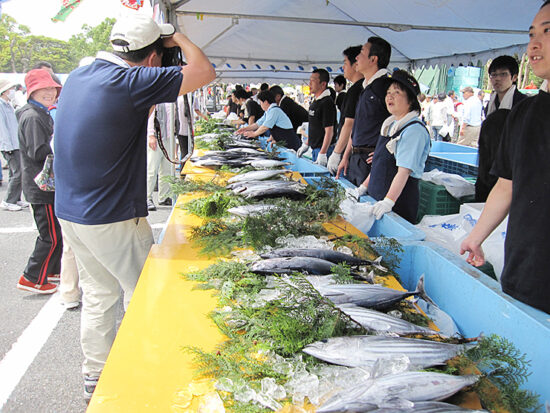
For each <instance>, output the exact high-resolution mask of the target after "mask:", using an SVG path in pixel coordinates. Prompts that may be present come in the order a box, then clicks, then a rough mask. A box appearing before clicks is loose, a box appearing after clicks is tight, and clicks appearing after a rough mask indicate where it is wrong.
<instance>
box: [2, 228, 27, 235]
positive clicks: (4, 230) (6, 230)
mask: <svg viewBox="0 0 550 413" xmlns="http://www.w3.org/2000/svg"><path fill="white" fill-rule="evenodd" d="M34 231H36V227H12V228H0V234H14V233H17V232H34Z"/></svg>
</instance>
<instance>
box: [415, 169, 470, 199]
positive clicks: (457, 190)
mask: <svg viewBox="0 0 550 413" xmlns="http://www.w3.org/2000/svg"><path fill="white" fill-rule="evenodd" d="M422 180H423V181H428V182H433V183H434V184H436V185H443V186H444V187H445V189H446V190H447V192H449V193H450V194H451V195H452V196H454V197H455V198H457V199H460V198H462V197H465V196H468V195H474V194H475V192H476V189H475V185H474V184H473V183H471V182H468V181H467V180H466V179H464V178H463V177H461V176H460V175H456V174H450V173H447V172H441V171H440V170H438V169H433V170H431V171H429V172H424V173H423V174H422Z"/></svg>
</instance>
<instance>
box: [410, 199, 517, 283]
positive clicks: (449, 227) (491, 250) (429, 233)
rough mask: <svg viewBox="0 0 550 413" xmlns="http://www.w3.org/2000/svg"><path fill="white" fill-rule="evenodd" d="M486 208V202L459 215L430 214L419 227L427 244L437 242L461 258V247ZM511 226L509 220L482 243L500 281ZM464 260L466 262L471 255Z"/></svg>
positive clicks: (463, 208) (464, 206) (462, 209)
mask: <svg viewBox="0 0 550 413" xmlns="http://www.w3.org/2000/svg"><path fill="white" fill-rule="evenodd" d="M484 206H485V204H484V203H472V204H462V205H461V206H460V211H459V213H458V214H453V215H426V216H424V218H422V221H420V223H419V224H418V225H416V226H417V227H418V228H420V229H421V230H422V231H424V232H425V233H426V241H431V242H434V243H436V244H438V245H441V246H442V247H444V248H446V249H448V250H449V251H451V252H454V253H455V254H457V255H459V254H460V244H462V241H464V239H465V238H466V237H467V236H468V235H469V234H470V232H471V231H472V229H473V228H474V226H475V225H476V224H477V221H478V219H479V217H480V216H481V211H482V210H483V207H484ZM507 225H508V218H506V219H505V220H504V221H503V222H502V223H501V224H500V225H499V226H498V227H497V228H496V229H495V230H494V231H493V232H492V233H491V235H489V237H487V239H486V240H485V242H484V243H483V244H482V248H483V252H484V254H485V260H486V261H488V262H490V263H491V264H492V265H493V268H494V270H495V275H496V276H497V278H498V279H500V275H501V274H502V268H503V267H504V240H505V239H506V227H507ZM461 257H462V258H463V259H466V257H467V254H464V255H462V256H461Z"/></svg>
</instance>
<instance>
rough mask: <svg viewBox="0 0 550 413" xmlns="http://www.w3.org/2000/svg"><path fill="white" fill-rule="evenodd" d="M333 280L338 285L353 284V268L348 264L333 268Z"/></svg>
mask: <svg viewBox="0 0 550 413" xmlns="http://www.w3.org/2000/svg"><path fill="white" fill-rule="evenodd" d="M331 271H332V273H333V274H334V275H333V276H332V279H333V280H334V282H335V283H336V284H353V283H354V282H355V279H354V278H353V276H352V275H351V268H350V266H349V265H347V264H344V263H342V264H337V265H335V266H334V267H332V268H331Z"/></svg>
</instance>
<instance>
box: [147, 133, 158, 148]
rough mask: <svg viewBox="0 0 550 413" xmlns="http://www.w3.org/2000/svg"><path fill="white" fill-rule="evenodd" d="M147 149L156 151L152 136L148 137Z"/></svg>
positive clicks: (155, 142) (154, 139)
mask: <svg viewBox="0 0 550 413" xmlns="http://www.w3.org/2000/svg"><path fill="white" fill-rule="evenodd" d="M148 144H149V148H151V149H152V150H154V151H156V150H157V138H155V137H154V136H153V135H151V136H149V139H148Z"/></svg>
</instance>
